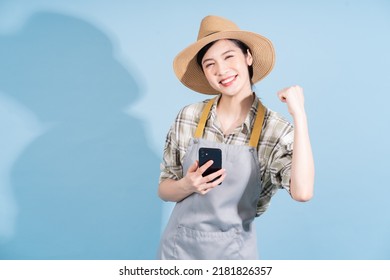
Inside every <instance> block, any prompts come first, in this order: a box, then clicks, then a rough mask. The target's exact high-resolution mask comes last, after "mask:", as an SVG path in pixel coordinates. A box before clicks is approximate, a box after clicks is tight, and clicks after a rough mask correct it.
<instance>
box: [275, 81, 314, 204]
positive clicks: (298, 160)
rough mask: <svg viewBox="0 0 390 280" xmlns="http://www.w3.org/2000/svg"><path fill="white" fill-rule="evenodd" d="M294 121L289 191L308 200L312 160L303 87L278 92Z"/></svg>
mask: <svg viewBox="0 0 390 280" xmlns="http://www.w3.org/2000/svg"><path fill="white" fill-rule="evenodd" d="M278 97H279V99H280V100H281V101H282V102H285V103H286V104H287V107H288V111H289V113H290V114H291V116H292V117H293V121H294V147H293V155H292V166H291V178H290V193H291V196H292V198H293V199H295V200H297V201H308V200H310V199H311V198H312V197H313V189H314V160H313V154H312V150H311V144H310V137H309V130H308V125H307V118H306V112H305V106H304V97H303V89H302V88H301V87H300V86H292V87H289V88H285V89H283V90H281V91H279V92H278Z"/></svg>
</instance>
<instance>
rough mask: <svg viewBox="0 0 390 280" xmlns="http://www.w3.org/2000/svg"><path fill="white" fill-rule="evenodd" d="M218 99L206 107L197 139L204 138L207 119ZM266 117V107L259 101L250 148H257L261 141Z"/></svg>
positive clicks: (209, 102) (196, 135)
mask: <svg viewBox="0 0 390 280" xmlns="http://www.w3.org/2000/svg"><path fill="white" fill-rule="evenodd" d="M215 99H216V97H215V98H213V99H210V100H209V101H208V102H207V103H206V106H205V107H204V108H203V111H202V115H201V116H200V120H199V123H198V126H197V128H196V131H195V135H194V137H195V138H202V136H203V131H204V128H205V126H206V122H207V119H208V117H209V113H210V110H211V107H212V106H213V104H214V101H215ZM264 116H265V107H264V106H263V104H262V103H261V102H260V100H259V104H258V105H257V114H256V119H255V123H254V125H253V129H252V135H251V138H250V139H249V144H248V145H249V146H250V147H253V148H257V145H258V143H259V140H260V135H261V130H262V128H263V122H264Z"/></svg>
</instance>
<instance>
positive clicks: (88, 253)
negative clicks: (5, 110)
mask: <svg viewBox="0 0 390 280" xmlns="http://www.w3.org/2000/svg"><path fill="white" fill-rule="evenodd" d="M0 61H1V64H0V79H1V81H0V90H2V91H4V92H6V93H8V94H9V95H10V96H11V97H12V98H13V99H15V100H17V101H18V102H20V103H21V104H23V105H24V106H26V107H27V108H29V109H30V110H31V111H32V112H34V113H35V114H36V115H37V117H38V118H39V120H40V121H42V122H43V123H46V124H47V123H49V124H51V125H50V128H49V129H47V130H46V132H45V133H44V134H42V135H41V136H40V137H38V138H36V139H35V140H34V141H33V142H32V143H31V144H30V145H29V146H28V147H27V148H26V149H25V150H24V151H23V153H22V155H21V156H20V157H19V158H18V160H17V161H16V164H15V165H14V166H13V169H12V174H11V180H12V181H11V188H12V192H13V194H14V196H15V200H16V203H17V206H18V216H17V220H16V223H15V224H16V228H15V235H14V236H13V238H12V239H11V240H10V241H9V242H7V243H5V244H2V245H0V259H153V258H154V257H155V254H156V251H157V246H158V241H159V236H160V226H161V217H160V213H161V206H162V204H161V203H160V201H159V199H158V197H157V195H156V194H157V192H156V190H157V189H156V188H157V184H158V174H159V159H158V157H157V156H156V155H155V154H154V153H153V152H152V150H151V149H150V148H149V147H148V146H147V139H146V136H145V133H144V129H143V125H142V122H141V121H140V120H137V119H136V118H134V117H132V116H129V115H126V114H125V113H123V109H124V108H125V107H126V106H127V105H129V104H131V103H134V102H135V100H136V99H137V98H138V97H139V95H140V93H139V89H138V87H137V84H136V82H135V81H134V79H133V78H132V76H131V74H130V73H129V72H128V71H127V70H126V69H125V68H124V67H123V66H122V65H121V64H120V62H118V61H117V60H116V59H115V58H114V56H113V46H112V44H111V42H110V41H109V39H108V38H107V36H106V35H105V34H103V33H102V32H101V31H99V30H97V29H96V28H95V27H94V26H92V25H91V24H89V23H87V22H85V21H83V20H80V19H78V18H74V17H71V16H65V15H61V14H54V13H38V14H35V15H34V16H33V17H31V18H30V20H29V21H28V22H27V23H26V25H25V26H24V28H23V29H22V30H20V32H18V33H17V34H14V35H7V36H3V37H0Z"/></svg>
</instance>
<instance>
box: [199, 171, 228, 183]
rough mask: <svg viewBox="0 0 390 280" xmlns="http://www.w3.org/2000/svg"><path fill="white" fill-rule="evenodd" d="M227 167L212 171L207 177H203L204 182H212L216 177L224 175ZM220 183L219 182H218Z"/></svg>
mask: <svg viewBox="0 0 390 280" xmlns="http://www.w3.org/2000/svg"><path fill="white" fill-rule="evenodd" d="M225 171H226V170H225V169H220V170H218V171H216V172H214V173H211V174H210V175H207V176H205V177H203V181H204V182H206V183H207V182H211V181H213V180H214V179H215V178H218V177H219V176H222V175H223V174H225ZM217 185H218V184H217Z"/></svg>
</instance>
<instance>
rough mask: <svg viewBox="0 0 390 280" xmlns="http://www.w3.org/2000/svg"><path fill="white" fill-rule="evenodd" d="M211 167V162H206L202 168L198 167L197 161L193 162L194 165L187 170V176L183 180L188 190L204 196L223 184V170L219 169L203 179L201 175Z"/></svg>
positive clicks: (224, 172) (224, 174)
mask: <svg viewBox="0 0 390 280" xmlns="http://www.w3.org/2000/svg"><path fill="white" fill-rule="evenodd" d="M212 165H213V161H212V160H209V161H207V162H206V163H205V164H203V165H202V166H199V161H195V162H194V164H193V165H191V166H190V168H188V171H187V174H186V175H185V176H184V178H183V179H184V180H185V183H186V184H185V185H186V186H187V187H188V188H189V190H191V191H192V192H196V193H199V194H202V195H204V194H206V193H208V192H209V191H210V190H212V189H213V188H215V187H216V186H218V185H219V184H220V183H222V182H223V180H224V179H225V177H226V170H225V169H219V170H218V171H216V172H213V173H211V174H209V175H207V176H204V177H203V173H205V171H206V170H207V169H208V168H209V167H211V166H212ZM218 177H219V178H218ZM217 178H218V179H217Z"/></svg>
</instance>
